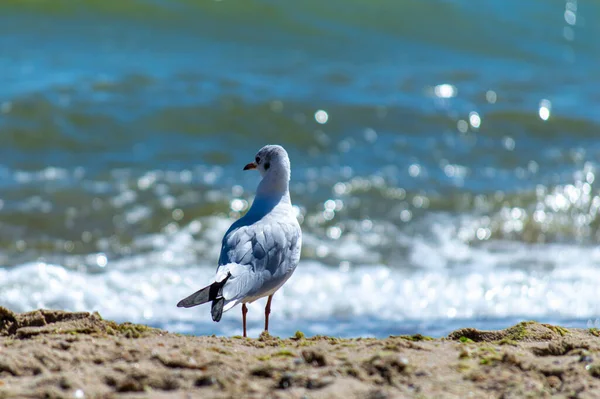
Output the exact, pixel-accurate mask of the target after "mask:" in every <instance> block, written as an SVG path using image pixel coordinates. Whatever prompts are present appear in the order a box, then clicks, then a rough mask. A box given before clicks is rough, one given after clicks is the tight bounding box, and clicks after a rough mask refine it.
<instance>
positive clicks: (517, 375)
mask: <svg viewBox="0 0 600 399" xmlns="http://www.w3.org/2000/svg"><path fill="white" fill-rule="evenodd" d="M170 397H173V398H213V397H214V398H264V397H269V398H304V397H307V398H372V399H375V398H378V399H379V398H380V399H384V398H404V397H406V398H468V397H473V398H524V397H531V398H546V397H547V398H549V397H553V398H554V397H556V398H576V397H577V398H600V332H599V331H598V330H597V329H565V328H562V327H558V326H551V325H547V324H540V323H536V322H524V323H520V324H517V325H516V326H513V327H511V328H508V329H506V330H500V331H479V330H475V329H469V328H466V329H462V330H458V331H455V332H453V333H452V334H450V335H449V336H448V337H446V338H442V339H431V338H429V337H424V336H421V335H414V336H394V337H389V338H386V339H374V338H356V339H338V338H335V337H324V336H317V337H310V338H306V337H304V336H303V334H302V333H300V332H298V333H297V334H296V336H294V337H290V338H278V337H272V336H269V335H268V334H264V333H263V335H262V336H261V337H259V338H249V339H244V338H241V337H230V338H225V337H194V336H184V335H179V334H172V333H168V332H166V331H161V330H157V329H152V328H149V327H147V326H143V325H134V324H130V323H125V324H117V323H115V322H112V321H106V320H103V319H102V318H101V317H100V315H98V314H97V313H94V314H90V313H70V312H63V311H52V310H38V311H35V312H30V313H22V314H15V313H13V312H11V311H9V310H7V309H5V308H2V307H0V399H4V398H170Z"/></svg>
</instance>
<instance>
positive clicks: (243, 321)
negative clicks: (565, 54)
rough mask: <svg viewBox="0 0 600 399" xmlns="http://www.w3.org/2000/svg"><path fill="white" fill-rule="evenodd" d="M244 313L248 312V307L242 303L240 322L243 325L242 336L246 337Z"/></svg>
mask: <svg viewBox="0 0 600 399" xmlns="http://www.w3.org/2000/svg"><path fill="white" fill-rule="evenodd" d="M246 313H248V308H247V307H246V304H245V303H243V304H242V324H243V326H244V338H246Z"/></svg>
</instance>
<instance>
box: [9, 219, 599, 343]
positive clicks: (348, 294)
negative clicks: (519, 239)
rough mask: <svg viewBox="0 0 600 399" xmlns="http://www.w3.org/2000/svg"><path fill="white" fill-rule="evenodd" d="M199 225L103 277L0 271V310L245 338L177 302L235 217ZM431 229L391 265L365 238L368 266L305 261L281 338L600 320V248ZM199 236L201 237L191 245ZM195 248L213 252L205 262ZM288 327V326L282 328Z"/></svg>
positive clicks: (49, 270)
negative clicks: (475, 239) (66, 313)
mask: <svg viewBox="0 0 600 399" xmlns="http://www.w3.org/2000/svg"><path fill="white" fill-rule="evenodd" d="M441 220H443V219H441ZM197 223H199V222H194V223H192V224H190V225H188V226H186V227H185V228H183V229H181V230H179V231H177V232H174V233H172V234H170V235H167V236H165V235H154V236H148V237H140V238H139V239H138V242H139V245H140V246H146V247H147V248H148V249H149V251H147V252H143V253H138V254H136V255H135V256H131V257H127V258H122V259H120V260H117V261H111V260H110V259H108V261H107V260H106V259H105V258H104V257H102V261H103V262H102V263H105V267H102V268H101V269H102V270H101V271H100V272H97V273H86V272H81V271H76V270H72V269H68V268H66V267H63V266H62V265H57V264H48V263H45V262H33V263H27V264H23V265H20V266H16V267H12V268H8V269H0V305H3V306H7V307H8V308H10V309H12V310H15V311H27V310H32V309H37V308H57V309H66V310H72V311H84V310H85V311H99V312H100V313H101V314H102V315H103V316H104V317H107V318H111V319H116V320H121V321H125V320H128V321H135V322H145V323H150V324H154V325H160V326H167V327H168V328H170V329H175V330H177V331H180V332H192V333H204V332H207V331H209V332H215V333H219V334H233V333H238V332H239V328H240V327H239V311H238V309H235V310H232V311H230V312H228V313H226V314H225V315H224V318H223V322H222V323H219V324H216V323H213V322H212V321H211V319H210V312H209V310H208V309H207V307H206V306H204V307H199V308H194V309H178V308H176V307H175V304H176V303H177V301H178V300H179V299H180V298H181V297H182V296H184V295H187V294H189V293H192V292H193V291H195V290H197V289H199V288H201V287H203V286H204V285H205V284H207V283H209V282H210V281H211V278H212V277H213V275H214V270H215V267H214V265H213V262H210V261H207V260H204V259H210V258H214V259H216V257H217V256H218V255H217V254H218V248H219V246H218V242H219V241H220V237H221V236H222V232H223V231H222V230H224V229H226V228H227V226H228V224H229V220H227V219H223V218H209V219H206V220H204V221H203V222H202V226H204V225H206V226H210V228H208V229H206V228H204V227H202V228H201V227H199V226H198V225H197ZM436 229H437V230H436ZM436 229H434V230H436V231H437V233H436V235H435V237H434V238H433V239H431V238H430V239H425V238H423V237H422V236H416V237H409V236H403V235H401V234H400V235H399V236H398V238H397V240H398V241H401V242H403V244H404V245H406V246H407V247H409V248H410V250H409V251H408V253H407V256H406V258H405V259H398V260H397V263H396V264H389V265H383V264H377V263H375V264H373V263H371V264H369V258H368V257H367V256H362V255H361V251H368V246H366V245H361V243H360V240H352V245H353V248H352V251H351V252H349V253H350V254H352V257H354V256H355V255H356V254H358V256H357V259H363V260H366V261H367V262H366V263H364V264H362V265H361V264H359V263H358V262H352V264H351V266H349V265H348V263H349V262H348V261H343V262H346V263H344V264H343V265H342V266H343V267H333V266H328V265H325V264H323V263H321V262H319V261H316V260H307V261H303V262H301V264H300V265H299V266H298V269H297V271H296V273H295V274H294V276H293V277H292V279H291V280H290V282H289V283H288V284H286V285H285V286H284V287H283V288H282V289H281V290H280V291H279V292H278V293H277V295H276V296H275V300H274V301H273V319H274V323H273V326H274V327H273V328H275V331H276V332H277V328H278V327H277V325H278V324H279V325H280V326H281V325H285V326H284V327H279V328H289V325H293V326H294V327H296V328H298V329H300V328H301V329H303V330H305V331H308V332H312V333H320V332H326V331H323V330H327V329H328V328H329V329H331V328H332V325H331V323H332V322H335V323H338V326H337V327H336V328H338V327H339V326H340V325H342V324H343V323H350V324H354V325H353V328H354V330H353V331H354V334H355V335H364V334H368V332H367V331H366V330H365V331H362V330H361V327H360V324H359V325H358V326H357V325H356V323H352V320H363V321H364V320H370V321H371V323H375V324H377V323H378V322H379V323H388V324H389V325H392V326H393V325H398V326H400V325H402V324H403V323H404V322H407V321H410V320H413V321H414V320H421V321H427V320H447V321H448V323H452V321H453V320H457V319H461V320H463V319H471V320H475V319H502V318H522V317H523V318H537V319H544V318H552V319H555V318H557V317H559V318H562V319H594V318H596V317H598V315H599V314H600V304H599V303H598V301H597V300H596V298H597V290H598V287H599V286H600V268H599V267H598V265H600V250H599V249H596V248H591V247H581V246H575V245H528V244H523V243H516V242H502V241H497V242H493V243H487V244H486V245H481V246H469V245H466V244H464V243H462V244H461V242H460V241H459V240H458V239H456V238H455V236H454V235H453V230H452V229H450V228H448V226H446V227H444V226H443V225H440V226H438V227H437V228H436ZM199 230H203V232H204V233H205V234H204V235H203V236H202V239H201V240H193V239H192V235H193V234H195V233H197V232H198V231H199ZM307 239H308V240H307V242H309V244H308V245H309V247H310V246H311V245H312V244H310V242H311V241H315V240H314V237H311V236H310V235H307ZM338 244H339V243H338V242H336V241H333V242H332V243H327V242H326V241H322V242H321V243H320V244H319V245H325V246H326V247H327V248H328V251H329V252H330V253H338V255H337V256H339V257H343V254H342V253H340V252H343V248H346V246H344V245H342V246H338ZM347 245H349V244H348V243H347ZM193 249H195V250H201V251H206V253H204V254H203V255H204V256H202V257H201V258H202V260H198V257H196V256H194V255H193ZM337 256H336V257H337ZM94 259H98V257H97V256H96V257H94ZM350 260H354V259H350ZM263 305H264V303H263V301H259V302H258V303H254V304H252V305H250V312H249V314H248V317H249V320H250V322H251V326H252V328H254V329H256V331H259V330H260V326H261V323H262V320H263V309H262V306H263ZM286 320H288V321H292V322H291V323H278V322H277V321H279V322H281V321H286ZM328 323H329V324H328ZM340 323H342V324H340ZM365 328H366V327H365ZM375 329H376V328H375ZM251 331H253V330H251ZM370 331H372V330H370Z"/></svg>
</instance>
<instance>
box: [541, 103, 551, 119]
mask: <svg viewBox="0 0 600 399" xmlns="http://www.w3.org/2000/svg"><path fill="white" fill-rule="evenodd" d="M551 110H552V103H551V102H550V100H546V99H544V100H542V101H540V109H539V115H540V118H541V119H542V120H544V121H547V120H548V118H550V111H551Z"/></svg>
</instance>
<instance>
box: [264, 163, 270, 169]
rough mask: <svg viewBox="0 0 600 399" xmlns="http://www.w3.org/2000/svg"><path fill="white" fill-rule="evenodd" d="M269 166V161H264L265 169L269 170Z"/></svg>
mask: <svg viewBox="0 0 600 399" xmlns="http://www.w3.org/2000/svg"><path fill="white" fill-rule="evenodd" d="M270 167H271V163H269V162H265V170H269V168H270Z"/></svg>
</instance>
